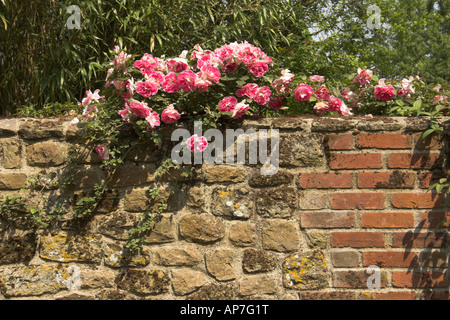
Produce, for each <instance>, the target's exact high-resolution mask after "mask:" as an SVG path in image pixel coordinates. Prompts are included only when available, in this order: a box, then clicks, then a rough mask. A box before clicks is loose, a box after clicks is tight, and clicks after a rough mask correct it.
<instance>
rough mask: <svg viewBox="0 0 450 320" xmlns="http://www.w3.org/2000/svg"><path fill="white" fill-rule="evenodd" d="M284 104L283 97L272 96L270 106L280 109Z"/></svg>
mask: <svg viewBox="0 0 450 320" xmlns="http://www.w3.org/2000/svg"><path fill="white" fill-rule="evenodd" d="M282 106H283V97H271V98H270V101H269V107H270V108H271V109H273V110H279V109H280V108H281V107H282Z"/></svg>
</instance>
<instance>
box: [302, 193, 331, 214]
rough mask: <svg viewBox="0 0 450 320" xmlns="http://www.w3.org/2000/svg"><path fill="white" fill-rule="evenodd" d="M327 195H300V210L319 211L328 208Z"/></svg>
mask: <svg viewBox="0 0 450 320" xmlns="http://www.w3.org/2000/svg"><path fill="white" fill-rule="evenodd" d="M328 200H329V195H328V194H327V193H319V192H317V191H314V192H304V193H302V194H301V195H300V209H303V210H320V209H325V208H328Z"/></svg>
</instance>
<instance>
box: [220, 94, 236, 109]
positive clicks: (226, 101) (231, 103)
mask: <svg viewBox="0 0 450 320" xmlns="http://www.w3.org/2000/svg"><path fill="white" fill-rule="evenodd" d="M236 104H237V99H236V97H225V98H223V99H222V101H220V102H219V111H220V112H233V110H234V107H235V106H236Z"/></svg>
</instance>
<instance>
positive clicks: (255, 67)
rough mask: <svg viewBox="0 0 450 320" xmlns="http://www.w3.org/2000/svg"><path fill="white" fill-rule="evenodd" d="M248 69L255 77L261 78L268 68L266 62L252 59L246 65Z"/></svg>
mask: <svg viewBox="0 0 450 320" xmlns="http://www.w3.org/2000/svg"><path fill="white" fill-rule="evenodd" d="M248 70H249V71H250V72H251V73H252V74H253V75H254V76H255V77H257V78H261V77H262V76H263V75H265V74H266V73H267V71H268V70H269V66H268V65H267V63H265V62H262V61H253V62H252V63H250V65H249V66H248Z"/></svg>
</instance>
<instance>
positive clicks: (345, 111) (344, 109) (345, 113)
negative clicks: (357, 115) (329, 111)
mask: <svg viewBox="0 0 450 320" xmlns="http://www.w3.org/2000/svg"><path fill="white" fill-rule="evenodd" d="M338 113H339V114H340V115H343V116H344V117H350V116H353V113H351V109H350V108H348V107H347V105H346V104H345V103H343V102H342V104H341V106H340V108H339V110H338Z"/></svg>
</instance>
